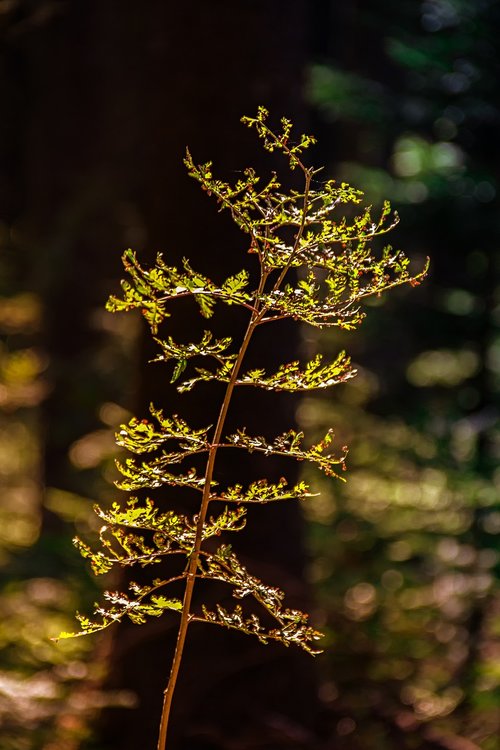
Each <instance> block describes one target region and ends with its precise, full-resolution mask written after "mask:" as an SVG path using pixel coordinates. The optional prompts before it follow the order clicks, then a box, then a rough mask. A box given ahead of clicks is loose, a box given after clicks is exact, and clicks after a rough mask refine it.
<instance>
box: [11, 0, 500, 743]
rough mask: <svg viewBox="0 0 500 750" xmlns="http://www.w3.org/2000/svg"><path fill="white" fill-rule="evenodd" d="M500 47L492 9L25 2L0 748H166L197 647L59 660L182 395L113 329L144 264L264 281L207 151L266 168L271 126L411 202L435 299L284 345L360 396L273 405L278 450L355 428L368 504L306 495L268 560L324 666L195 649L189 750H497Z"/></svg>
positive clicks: (185, 723)
mask: <svg viewBox="0 0 500 750" xmlns="http://www.w3.org/2000/svg"><path fill="white" fill-rule="evenodd" d="M499 30H500V6H499V5H498V3H496V2H494V0H474V2H467V1H466V0H423V1H421V0H398V2H396V0H370V2H368V0H357V2H356V0H309V2H307V0H286V2H285V1H284V0H272V2H269V0H266V1H264V0H243V1H242V2H240V3H238V4H236V5H235V4H234V3H229V2H227V0H212V2H211V3H207V2H204V3H201V2H197V1H196V0H191V2H185V3H183V4H181V6H179V4H177V3H172V2H168V0H163V1H162V0H146V1H145V2H142V3H138V2H134V1H133V0H130V2H115V1H114V0H85V1H84V0H0V101H1V104H2V106H1V117H0V250H1V252H0V329H1V334H2V338H1V344H0V404H1V407H2V412H1V415H0V482H1V500H0V588H1V600H0V645H1V652H0V736H1V741H0V746H1V748H2V750H77V749H80V750H115V749H116V750H118V749H119V750H128V748H130V750H132V748H134V750H138V749H139V748H141V750H142V748H145V749H147V748H149V747H154V746H155V738H156V725H157V721H158V717H159V706H160V703H161V690H162V689H163V686H164V683H165V681H166V677H167V675H168V665H169V660H170V655H171V648H172V643H173V641H172V638H173V634H175V624H176V623H175V622H173V623H169V622H167V623H163V621H161V623H160V624H158V623H154V624H153V625H152V626H151V627H150V628H149V629H148V628H145V630H144V632H145V633H146V635H144V636H143V635H142V627H141V629H137V628H136V627H132V626H129V627H127V626H123V628H121V629H117V631H118V632H115V633H112V634H110V635H106V636H105V637H103V638H97V637H96V638H88V639H76V640H74V641H69V642H65V643H64V644H55V643H54V642H52V641H51V640H50V638H51V637H54V636H56V635H57V634H58V633H59V632H60V631H61V630H72V629H73V628H74V620H73V613H74V611H75V610H76V609H79V610H81V611H84V612H85V611H89V610H90V608H91V606H92V602H93V601H94V600H95V599H96V598H98V596H99V588H98V586H99V582H98V581H96V580H94V579H93V577H92V576H91V574H90V573H89V571H88V569H87V566H86V565H85V563H84V561H82V560H81V559H80V557H79V555H78V553H77V551H76V550H75V549H74V548H73V546H72V543H71V539H72V537H73V536H74V534H75V532H76V533H78V534H79V535H82V536H84V537H85V538H92V535H93V534H95V531H96V529H97V528H98V523H97V519H96V518H95V516H94V515H93V513H92V505H93V502H95V501H99V502H104V503H105V502H107V501H109V500H111V499H113V498H115V497H116V491H114V489H113V486H112V481H113V479H114V476H115V475H114V463H113V461H114V457H115V455H116V451H115V445H114V438H113V432H114V429H115V428H116V426H117V425H119V424H120V422H122V421H124V420H125V419H127V418H128V416H129V415H130V413H137V414H144V413H145V411H146V409H147V404H148V403H149V401H150V400H151V399H152V398H154V399H155V400H156V401H157V402H158V401H159V402H160V405H162V403H161V402H162V400H163V402H165V403H164V405H166V406H167V407H168V403H169V399H171V397H172V395H171V394H170V395H169V392H168V388H167V387H166V385H165V381H166V380H168V378H166V376H165V374H164V373H161V372H160V371H159V370H158V369H155V367H153V366H151V365H149V366H148V365H147V364H146V362H147V359H148V357H149V356H150V353H151V352H150V344H149V343H148V341H147V340H146V338H145V336H144V333H145V332H144V330H143V329H142V326H141V324H140V321H138V320H136V319H134V318H132V317H130V316H121V315H117V316H112V315H110V314H108V313H106V312H105V311H104V304H105V301H106V299H107V296H108V295H109V293H111V292H113V291H116V289H117V287H118V282H119V279H120V277H121V264H120V255H121V252H122V251H123V249H124V248H126V247H129V246H130V247H133V248H134V249H136V250H137V251H138V252H139V253H140V255H141V258H142V259H144V260H145V261H146V262H147V260H148V259H149V260H151V259H152V258H153V257H154V253H155V252H156V251H157V250H162V251H163V252H164V253H165V255H166V256H167V259H168V261H169V262H173V261H172V259H173V260H174V261H176V260H178V259H179V258H181V257H182V256H187V257H189V258H191V259H192V261H193V265H194V267H195V268H199V269H200V270H201V271H203V272H205V273H209V274H211V275H213V276H214V277H216V278H222V277H224V276H226V275H228V273H230V272H232V271H234V270H239V268H240V267H241V264H240V261H239V260H238V256H239V252H240V251H241V250H244V249H245V243H244V238H243V239H242V238H241V237H238V235H237V233H235V231H234V229H233V228H232V227H231V226H230V221H229V219H228V217H226V216H221V215H217V213H216V211H215V209H214V206H213V205H211V204H210V201H208V200H207V198H206V196H203V195H201V194H199V192H200V191H199V190H198V189H197V187H196V185H194V184H191V183H190V181H189V179H188V178H187V177H186V175H185V173H184V168H183V165H182V156H183V153H184V149H185V146H186V145H187V144H189V145H190V148H191V150H192V152H193V155H194V157H195V160H198V161H204V160H207V159H210V158H213V159H214V161H215V162H216V165H218V170H219V173H221V174H226V175H227V174H229V175H234V171H235V170H237V169H240V168H243V167H244V166H247V165H248V164H254V165H257V166H258V165H260V163H261V162H262V159H263V157H262V155H261V154H259V153H258V152H259V147H258V145H257V142H256V141H255V138H254V136H253V135H252V134H251V133H248V132H245V131H243V128H242V127H241V126H240V125H239V122H238V121H239V117H240V116H241V115H242V114H252V113H253V112H254V111H255V109H256V106H257V105H258V104H263V105H265V106H266V107H268V108H269V109H270V110H271V113H272V115H274V117H275V118H276V120H277V119H278V118H279V117H280V116H282V115H286V116H288V117H290V118H291V119H293V120H294V122H295V123H296V126H297V130H299V129H305V130H306V131H307V132H314V133H315V135H316V136H317V137H318V141H319V143H318V146H317V147H316V148H315V149H314V152H313V153H312V154H311V159H312V160H313V163H314V164H315V165H317V166H319V165H322V164H324V165H326V170H325V176H328V177H334V178H335V179H338V180H339V181H340V180H344V181H347V182H350V183H351V184H353V185H354V186H356V187H358V188H361V189H362V190H364V191H365V193H366V201H367V202H368V203H373V204H374V205H380V204H381V202H382V200H383V199H385V198H389V199H390V200H391V202H392V204H393V207H394V208H395V209H397V211H398V213H399V214H400V217H401V223H400V224H399V226H398V228H397V229H396V230H395V232H393V236H392V237H391V238H389V239H390V241H391V243H392V244H393V245H394V246H397V247H398V248H403V249H404V250H405V251H406V252H407V254H408V255H410V256H411V257H412V258H413V259H414V263H415V268H417V267H418V266H419V264H420V265H421V264H422V263H423V262H424V259H425V256H427V255H429V256H431V259H432V263H431V272H430V275H429V278H428V279H427V280H426V282H425V283H424V284H423V285H422V286H420V287H418V288H417V289H411V288H408V289H399V290H395V291H393V292H391V293H389V294H388V295H387V297H386V298H382V299H376V300H374V301H372V302H371V303H370V304H369V305H368V307H367V313H368V315H367V319H366V321H365V323H364V324H363V326H362V327H361V328H360V330H359V331H357V332H355V333H345V332H342V333H334V334H332V333H328V334H320V335H319V336H318V335H317V334H315V335H314V336H313V335H311V333H310V332H308V331H304V332H303V333H302V335H301V338H299V336H298V334H297V336H295V335H294V334H292V333H290V334H289V335H287V336H286V337H284V338H285V340H284V341H283V342H280V347H281V348H282V349H283V352H288V355H286V354H284V356H290V353H293V352H296V351H300V350H302V352H303V353H307V352H308V351H311V350H312V349H314V350H317V349H320V350H321V351H323V352H325V353H330V355H332V354H336V353H337V351H338V350H339V349H340V348H346V349H347V350H348V351H349V352H350V353H351V354H352V356H353V359H354V361H355V363H356V365H357V367H358V371H359V374H358V377H357V378H356V379H355V380H353V381H352V382H350V383H349V384H346V385H343V386H337V388H336V389H335V390H334V391H332V392H328V393H327V394H326V395H324V394H323V395H322V397H321V398H319V397H318V398H316V397H308V398H304V399H302V400H301V401H299V402H297V401H295V400H293V399H292V397H290V399H286V400H284V401H280V402H279V405H278V407H276V412H275V413H274V414H273V413H272V411H269V414H268V415H267V409H265V410H264V411H266V415H265V417H264V416H263V419H264V418H265V419H267V420H268V422H267V425H265V424H264V425H263V426H261V427H260V429H262V430H267V431H268V432H269V433H270V434H274V433H275V432H276V431H277V430H276V423H278V424H281V422H283V424H289V423H290V421H291V420H293V419H294V418H295V419H297V421H298V422H299V423H300V424H301V426H302V427H303V428H304V429H305V430H307V432H308V434H310V435H311V436H314V434H315V433H316V432H318V433H319V432H321V431H324V429H325V427H330V426H334V427H335V429H336V432H337V434H338V435H339V441H340V443H339V444H343V443H348V444H349V445H350V454H349V461H348V475H347V478H348V481H347V482H346V484H345V485H341V483H339V482H337V483H335V482H331V481H328V482H326V481H325V480H321V478H320V477H319V476H317V475H315V476H311V477H309V478H310V480H311V482H313V483H314V485H315V486H316V487H319V488H320V489H321V491H322V494H321V496H320V497H318V498H316V499H313V500H312V501H311V502H310V503H308V505H307V506H303V507H302V508H300V509H297V508H295V507H292V506H293V504H290V508H286V507H282V508H280V509H279V512H278V511H277V512H276V518H277V519H279V520H278V524H279V525H278V526H273V525H272V523H273V519H274V515H273V514H274V510H272V509H271V510H269V511H267V510H266V511H262V512H261V515H260V516H259V518H257V516H256V517H255V521H256V526H257V531H256V532H255V534H256V536H254V537H251V536H250V537H248V538H247V540H246V541H244V542H243V549H244V552H245V554H246V559H248V560H251V559H252V557H255V562H254V569H255V566H257V573H258V574H259V573H260V574H261V575H262V577H267V578H268V579H269V578H270V582H271V583H274V582H275V580H274V579H275V578H276V577H277V579H278V581H277V582H280V583H281V584H282V585H283V586H284V588H286V589H287V591H291V596H292V600H293V601H296V602H298V603H299V604H300V605H301V606H304V607H305V608H306V609H307V608H308V609H310V610H312V611H313V617H314V622H315V623H316V624H317V626H318V627H320V628H321V629H322V630H324V631H325V633H326V639H325V642H324V646H325V653H324V654H323V655H322V656H321V657H318V658H317V659H316V660H314V661H313V660H311V659H310V658H309V657H307V656H303V655H302V654H299V655H294V654H292V653H290V652H288V651H287V652H286V653H284V654H283V653H282V651H280V650H279V649H278V650H275V649H272V648H271V647H269V649H263V647H262V646H260V644H257V646H255V645H254V644H248V643H247V641H248V640H251V639H245V638H243V636H236V637H234V638H233V637H232V636H230V634H229V635H228V634H227V633H221V634H215V633H209V634H207V633H206V632H205V631H204V632H203V634H202V635H200V636H199V637H197V636H196V635H193V640H192V643H190V653H191V656H190V657H189V658H188V659H187V661H186V665H185V667H183V670H184V673H183V676H182V680H181V684H180V686H179V692H178V697H177V708H176V712H177V713H176V720H175V725H176V728H175V730H174V733H173V736H172V750H174V749H175V750H177V749H178V748H179V749H181V748H189V750H210V748H213V749H216V748H221V750H257V748H260V749H261V750H264V749H265V750H277V749H278V748H289V749H291V748H304V749H307V750H334V749H336V748H339V749H343V748H348V749H349V750H358V749H359V750H361V749H363V750H366V749H367V748H370V750H372V749H377V750H379V749H380V750H407V749H408V750H410V749H413V748H415V749H416V748H445V749H448V750H474V749H476V750H477V748H481V749H482V750H496V749H497V748H500V594H499V589H498V580H499V574H500V543H499V541H498V539H499V533H500V498H499V492H498V488H499V486H500V470H499V469H498V458H499V456H500V434H499V431H498V414H499V411H498V408H499V389H498V384H499V377H500V331H499V326H500V285H499V281H498V275H497V271H498V265H499V255H498V243H499V240H500V218H499V213H498V170H499V166H500V164H499V138H498V133H499V125H500V92H499V88H498V83H497V82H498V80H499V77H500V66H499V47H498V33H499ZM267 164H268V165H269V162H267ZM224 170H226V171H225V172H224ZM239 257H241V255H240V256H239ZM244 257H246V256H244ZM184 335H185V336H186V337H189V335H190V322H189V320H187V319H186V321H185V323H184ZM294 336H295V337H294ZM176 408H180V407H176ZM189 408H193V409H195V410H196V408H197V407H196V404H195V403H194V404H193V405H190V407H189ZM266 514H267V515H266ZM276 528H279V529H280V535H279V536H278V535H277V532H276V531H273V529H276ZM237 545H238V542H236V546H237ZM245 545H246V546H245ZM259 566H260V567H259ZM267 573H270V575H269V576H267ZM105 583H106V585H107V586H108V587H109V586H113V585H119V582H117V581H116V579H111V580H108V581H106V582H105ZM167 620H168V618H167ZM139 630H141V634H140V635H138V632H139ZM193 630H194V629H193ZM243 641H244V643H243Z"/></svg>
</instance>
